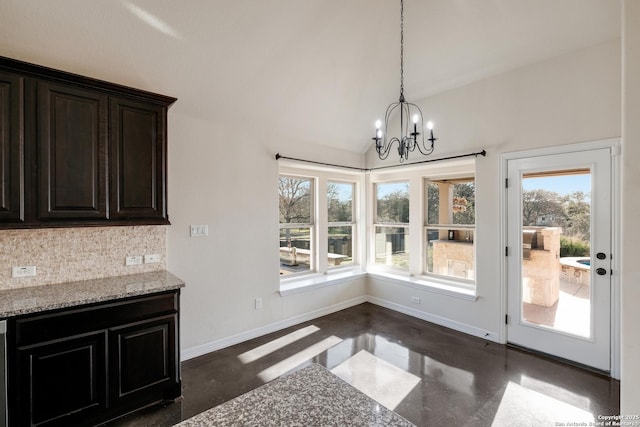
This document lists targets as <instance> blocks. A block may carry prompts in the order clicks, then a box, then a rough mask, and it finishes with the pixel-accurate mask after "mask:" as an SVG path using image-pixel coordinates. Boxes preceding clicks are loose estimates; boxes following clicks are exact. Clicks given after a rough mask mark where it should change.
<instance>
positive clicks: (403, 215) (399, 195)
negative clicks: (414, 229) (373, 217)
mask: <svg viewBox="0 0 640 427" xmlns="http://www.w3.org/2000/svg"><path fill="white" fill-rule="evenodd" d="M377 214H378V222H386V223H394V224H403V223H408V222H409V194H408V193H407V191H405V190H397V191H394V192H392V193H389V194H386V195H385V196H384V197H382V198H381V199H378V205H377Z"/></svg>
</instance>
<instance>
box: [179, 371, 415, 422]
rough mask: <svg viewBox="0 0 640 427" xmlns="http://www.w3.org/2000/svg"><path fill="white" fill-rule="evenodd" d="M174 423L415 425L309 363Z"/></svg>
mask: <svg viewBox="0 0 640 427" xmlns="http://www.w3.org/2000/svg"><path fill="white" fill-rule="evenodd" d="M177 426H179V427H201V426H287V427H296V426H300V427H303V426H304V427H306V426H399V427H404V426H414V424H412V423H410V422H409V421H407V420H406V419H404V418H402V417H401V416H400V415H398V414H396V413H395V412H393V411H391V410H389V409H387V408H385V407H384V406H382V405H380V404H379V403H378V402H376V401H375V400H373V399H371V398H370V397H368V396H367V395H365V394H364V393H362V392H360V391H359V390H357V389H356V388H355V387H353V386H352V385H350V384H348V383H346V382H345V381H343V380H342V379H340V378H338V377H337V376H335V375H333V374H332V373H331V372H329V371H328V370H326V369H325V368H324V367H322V366H320V365H318V364H315V363H314V364H312V365H310V366H307V367H305V368H303V369H301V370H299V371H296V372H294V373H292V374H289V375H285V376H283V377H280V378H278V379H276V380H273V381H272V382H270V383H267V384H265V385H263V386H260V387H258V388H257V389H255V390H252V391H250V392H248V393H245V394H243V395H242V396H238V397H236V398H235V399H233V400H230V401H228V402H225V403H223V404H221V405H219V406H216V407H215V408H212V409H209V410H208V411H205V412H203V413H201V414H199V415H196V416H195V417H192V418H189V419H188V420H185V421H183V422H181V423H180V424H177Z"/></svg>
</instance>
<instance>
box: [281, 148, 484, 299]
mask: <svg viewBox="0 0 640 427" xmlns="http://www.w3.org/2000/svg"><path fill="white" fill-rule="evenodd" d="M402 169H403V170H402V171H400V172H396V171H391V172H386V171H384V172H378V173H365V172H345V171H343V170H340V169H334V168H329V167H317V166H312V167H306V166H302V165H299V164H297V163H296V162H283V163H282V164H281V167H280V170H279V174H281V175H290V174H294V175H297V176H306V177H312V178H320V179H317V184H316V191H318V193H317V194H318V196H319V197H317V198H316V200H317V203H316V206H324V207H325V208H326V196H327V195H326V191H327V187H326V184H327V182H328V181H340V180H345V181H347V182H355V183H356V200H354V204H355V205H356V206H355V208H354V220H356V225H355V227H354V228H355V229H356V231H355V232H356V233H357V243H356V245H354V252H355V254H354V265H352V266H345V267H344V268H343V267H339V268H332V269H328V268H327V261H326V259H324V260H323V258H326V257H319V254H320V253H321V251H320V250H316V255H317V256H318V257H319V259H317V260H316V265H317V266H318V270H317V271H316V272H311V273H308V274H304V275H295V276H287V277H282V278H280V295H281V296H287V295H292V294H297V293H301V292H307V291H311V290H314V289H319V288H323V287H327V286H332V285H338V284H341V283H345V282H349V281H351V280H354V279H357V278H374V279H379V280H383V281H386V282H389V283H394V284H399V285H403V286H407V287H410V288H414V289H420V290H424V291H428V292H433V293H437V294H440V295H446V296H450V297H453V298H460V299H464V300H468V301H476V300H477V299H478V295H477V280H478V278H477V274H476V278H475V280H474V281H462V280H448V279H447V278H445V277H443V276H439V275H433V276H432V275H425V274H424V272H425V271H426V265H425V262H426V261H425V259H426V254H425V248H424V246H425V245H424V243H425V239H426V236H423V234H424V230H425V228H426V226H425V224H426V221H425V216H426V211H425V209H424V197H425V196H424V187H423V182H424V180H425V178H431V179H436V178H437V179H445V178H447V179H452V178H460V177H465V176H466V177H468V176H469V175H472V176H474V177H475V159H462V160H455V161H450V162H443V163H438V164H434V165H429V166H420V167H407V168H402ZM341 176H342V178H340V177H341ZM321 177H324V179H322V178H321ZM407 178H408V179H407ZM322 181H324V185H323V186H322V185H320V183H321V182H322ZM392 181H396V182H398V181H409V199H410V204H409V210H410V212H409V217H410V218H411V219H412V220H411V221H410V223H409V235H410V236H420V237H419V238H410V243H409V245H410V246H409V271H406V270H400V269H397V268H385V267H384V266H379V265H378V266H377V265H375V263H374V262H373V261H374V258H375V253H374V251H375V248H374V247H373V245H372V244H371V242H372V241H373V240H372V239H374V236H373V235H374V234H375V226H374V224H375V223H374V221H375V212H376V211H375V199H376V194H375V192H374V191H375V186H374V184H375V183H379V182H392ZM320 197H324V201H322V200H320ZM412 201H413V202H412ZM316 209H317V207H316ZM322 210H325V211H326V209H324V208H323V209H322ZM316 213H317V214H319V213H320V212H316ZM413 218H418V220H413ZM327 225H328V222H327V212H324V216H323V215H318V216H317V217H316V228H317V230H318V231H317V234H318V235H317V236H316V244H322V245H324V246H325V247H324V253H326V252H327V249H328V248H327V245H328V242H327V230H326V229H327ZM384 225H387V224H384ZM321 230H322V232H323V233H324V236H322V235H320V232H321ZM364 236H366V238H363V237H364ZM354 238H356V237H354ZM475 238H476V239H477V233H476V234H475ZM474 244H475V241H474ZM356 247H357V251H356ZM465 282H467V283H465Z"/></svg>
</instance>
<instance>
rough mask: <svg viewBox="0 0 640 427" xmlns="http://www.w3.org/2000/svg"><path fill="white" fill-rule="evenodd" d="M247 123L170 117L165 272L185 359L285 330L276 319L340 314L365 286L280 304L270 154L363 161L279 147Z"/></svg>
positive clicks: (282, 143)
mask: <svg viewBox="0 0 640 427" xmlns="http://www.w3.org/2000/svg"><path fill="white" fill-rule="evenodd" d="M248 126H249V127H247V128H246V129H238V128H235V127H229V126H227V125H225V124H220V123H214V122H210V121H206V120H202V119H196V118H193V117H189V116H186V115H183V114H181V112H180V108H179V104H177V105H176V106H175V107H174V108H172V109H171V111H170V114H169V133H170V143H169V212H170V220H171V223H172V225H171V227H170V229H169V233H168V245H167V246H168V259H169V263H168V268H169V270H170V271H171V272H173V273H174V274H176V275H177V276H178V277H180V278H182V279H183V280H184V281H185V282H186V283H187V286H186V288H185V289H184V290H183V292H182V314H181V322H182V326H181V333H182V335H181V342H182V349H183V351H184V353H185V354H186V355H195V354H198V353H201V352H203V351H207V350H211V349H215V348H218V347H220V346H222V345H228V344H229V343H230V342H234V341H238V340H239V339H243V338H244V339H246V338H247V337H249V336H251V335H255V334H257V333H259V332H264V331H265V330H269V325H272V326H274V327H281V326H282V325H283V324H281V323H278V322H281V321H283V320H286V319H292V318H295V319H300V318H299V317H298V316H300V315H303V316H304V315H306V314H308V313H316V311H317V310H325V309H327V308H329V310H331V309H332V308H333V309H335V308H339V307H343V306H344V303H345V302H346V303H347V305H348V304H351V303H350V302H349V301H351V300H352V299H354V298H355V299H356V300H354V301H353V302H352V303H354V304H355V303H356V302H359V301H361V297H362V296H363V295H364V294H365V293H366V292H365V288H364V280H359V281H355V282H353V283H351V284H343V285H338V286H335V287H331V288H322V289H318V290H315V291H312V292H309V293H305V294H298V295H291V296H286V297H281V296H280V295H279V294H278V292H277V291H278V289H279V257H278V251H277V250H276V248H277V246H278V227H277V224H278V192H277V182H278V181H277V179H278V162H277V161H276V160H275V158H274V155H275V153H276V152H280V153H281V154H282V155H287V156H291V157H302V158H309V159H314V160H319V161H327V162H339V163H346V164H350V165H355V166H357V165H359V164H360V163H362V162H363V158H362V156H361V155H358V154H355V153H351V152H339V151H333V150H331V149H327V148H326V147H322V148H321V147H318V146H315V147H314V146H312V145H309V144H300V143H298V142H296V141H286V140H282V139H279V138H277V137H276V136H272V135H269V134H268V133H265V131H264V129H251V128H250V123H249V124H248ZM190 224H208V225H209V236H208V237H199V238H191V237H189V226H190ZM257 297H260V298H263V308H262V309H261V310H255V308H254V299H255V298H257ZM358 298H360V299H358ZM334 306H335V307H334ZM322 313H324V311H322ZM316 314H318V313H316ZM274 324H277V325H274ZM265 327H266V329H265ZM254 330H255V331H254ZM252 331H254V332H252ZM237 334H241V335H240V336H239V337H238V338H237V339H231V341H229V338H230V337H233V336H236V335H237ZM247 334H248V335H247Z"/></svg>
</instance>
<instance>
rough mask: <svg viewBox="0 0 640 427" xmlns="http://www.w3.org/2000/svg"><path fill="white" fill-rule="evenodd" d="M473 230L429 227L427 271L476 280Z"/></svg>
mask: <svg viewBox="0 0 640 427" xmlns="http://www.w3.org/2000/svg"><path fill="white" fill-rule="evenodd" d="M473 239H474V231H473V230H461V229H456V230H438V229H433V228H428V229H427V272H429V273H433V274H438V275H441V276H448V277H458V278H461V279H468V280H475V268H474V260H475V246H474V244H473Z"/></svg>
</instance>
